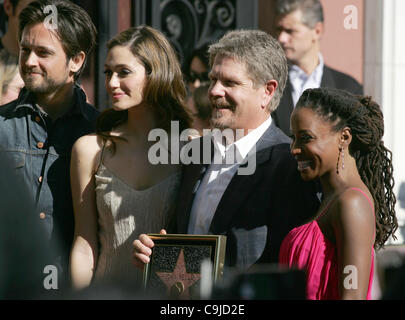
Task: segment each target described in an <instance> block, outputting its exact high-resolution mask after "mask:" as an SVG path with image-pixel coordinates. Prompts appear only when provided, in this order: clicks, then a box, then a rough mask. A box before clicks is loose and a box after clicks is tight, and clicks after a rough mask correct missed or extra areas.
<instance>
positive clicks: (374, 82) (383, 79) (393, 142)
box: [364, 0, 405, 243]
mask: <svg viewBox="0 0 405 320" xmlns="http://www.w3.org/2000/svg"><path fill="white" fill-rule="evenodd" d="M404 15H405V1H403V0H384V1H381V0H366V1H365V19H364V23H365V26H364V27H365V28H364V30H365V34H364V43H365V48H364V49H365V50H364V55H365V59H364V61H365V68H364V73H365V74H364V90H365V94H368V95H371V96H373V98H374V99H375V100H376V101H377V102H378V103H379V104H380V105H381V108H382V110H383V113H384V119H385V134H384V142H385V145H386V146H387V147H388V148H389V149H390V150H391V151H392V153H393V164H394V179H395V189H394V192H395V195H396V197H397V205H396V212H397V217H398V223H399V225H400V228H399V230H398V232H397V233H396V236H397V237H398V240H397V241H396V242H393V241H391V243H405V239H404V236H405V101H404V97H405V95H404V92H405V41H404V34H405V19H404ZM401 185H402V187H401ZM400 191H401V192H400ZM401 199H402V201H401Z"/></svg>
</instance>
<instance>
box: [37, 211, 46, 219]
mask: <svg viewBox="0 0 405 320" xmlns="http://www.w3.org/2000/svg"><path fill="white" fill-rule="evenodd" d="M45 217H46V214H45V213H43V212H41V213H40V214H39V218H40V219H42V220H44V219H45Z"/></svg>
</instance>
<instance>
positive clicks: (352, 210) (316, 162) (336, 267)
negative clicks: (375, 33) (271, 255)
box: [279, 89, 398, 299]
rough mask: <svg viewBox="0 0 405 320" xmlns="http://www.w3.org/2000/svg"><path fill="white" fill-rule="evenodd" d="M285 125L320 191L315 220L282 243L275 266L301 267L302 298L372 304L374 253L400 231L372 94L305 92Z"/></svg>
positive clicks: (386, 152)
mask: <svg viewBox="0 0 405 320" xmlns="http://www.w3.org/2000/svg"><path fill="white" fill-rule="evenodd" d="M291 128H292V133H293V135H292V139H293V142H292V145H291V153H292V154H293V155H294V156H295V158H296V159H297V162H298V170H299V171H300V174H301V177H302V178H303V179H304V180H313V179H317V178H319V179H320V181H321V184H322V189H323V192H324V194H323V199H322V203H321V206H320V209H319V211H318V212H317V213H316V215H315V217H314V220H312V221H310V222H309V223H307V224H304V225H302V226H299V227H297V228H295V229H293V230H291V231H290V233H289V234H288V235H287V236H286V238H285V239H284V241H283V243H282V245H281V248H280V259H279V261H280V264H281V265H284V266H285V265H287V266H289V267H297V268H299V269H304V270H306V274H307V298H308V299H366V298H367V299H370V298H371V284H372V280H373V266H374V249H379V248H381V247H383V245H384V243H385V242H386V241H387V239H388V238H389V237H390V236H393V235H394V232H395V230H396V229H397V227H398V224H397V219H396V215H395V209H394V206H395V201H396V199H395V195H394V193H393V185H394V179H393V166H392V161H391V152H390V151H389V150H388V149H387V148H386V147H385V146H384V143H383V141H382V137H383V134H384V120H383V114H382V112H381V110H380V108H379V106H378V105H377V104H376V103H375V102H374V101H372V100H371V98H370V97H363V96H355V95H352V94H350V93H348V92H345V91H342V90H338V89H308V90H306V91H305V92H304V93H303V94H302V96H301V98H300V99H299V101H298V104H297V106H296V108H295V109H294V112H293V114H292V116H291Z"/></svg>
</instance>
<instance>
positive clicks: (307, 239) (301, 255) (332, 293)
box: [279, 188, 374, 300]
mask: <svg viewBox="0 0 405 320" xmlns="http://www.w3.org/2000/svg"><path fill="white" fill-rule="evenodd" d="M352 189H355V188H352ZM356 190H359V191H360V192H361V193H363V194H364V195H365V196H366V197H367V195H366V194H365V193H364V192H363V191H361V190H360V189H357V188H356ZM367 199H368V197H367ZM368 200H369V199H368ZM369 202H370V200H369ZM370 204H371V202H370ZM328 208H329V205H328V206H327V208H325V210H324V211H323V212H322V213H321V215H320V216H322V215H323V214H324V213H325V212H326V211H327V210H328ZM320 216H319V217H320ZM318 219H319V218H318ZM279 263H280V265H282V266H288V267H289V268H298V269H301V270H305V271H306V277H307V287H306V294H307V299H310V300H334V299H335V300H336V299H340V297H339V275H338V264H337V252H336V247H335V245H334V244H333V243H332V242H331V241H329V240H328V239H327V238H326V237H325V236H324V235H323V233H322V231H321V229H320V228H319V225H318V221H317V220H313V221H311V222H309V223H307V224H304V225H302V226H299V227H296V228H294V229H292V230H291V231H290V232H289V233H288V234H287V236H286V237H285V238H284V240H283V242H282V244H281V247H280V255H279ZM348 275H349V274H348ZM373 275H374V249H373V248H371V270H370V278H369V284H368V291H367V300H370V299H371V285H372V281H373Z"/></svg>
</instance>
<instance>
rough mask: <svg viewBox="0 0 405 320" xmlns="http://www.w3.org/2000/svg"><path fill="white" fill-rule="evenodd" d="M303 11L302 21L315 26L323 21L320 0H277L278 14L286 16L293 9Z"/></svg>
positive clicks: (309, 25) (278, 15)
mask: <svg viewBox="0 0 405 320" xmlns="http://www.w3.org/2000/svg"><path fill="white" fill-rule="evenodd" d="M296 10H300V11H301V12H302V21H301V22H302V23H303V24H305V25H306V26H307V27H309V28H311V29H312V28H314V27H315V25H316V24H317V23H318V22H323V9H322V4H321V2H320V1H319V0H277V2H276V9H275V11H276V16H277V17H280V16H285V15H287V14H289V13H291V12H293V11H296Z"/></svg>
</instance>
